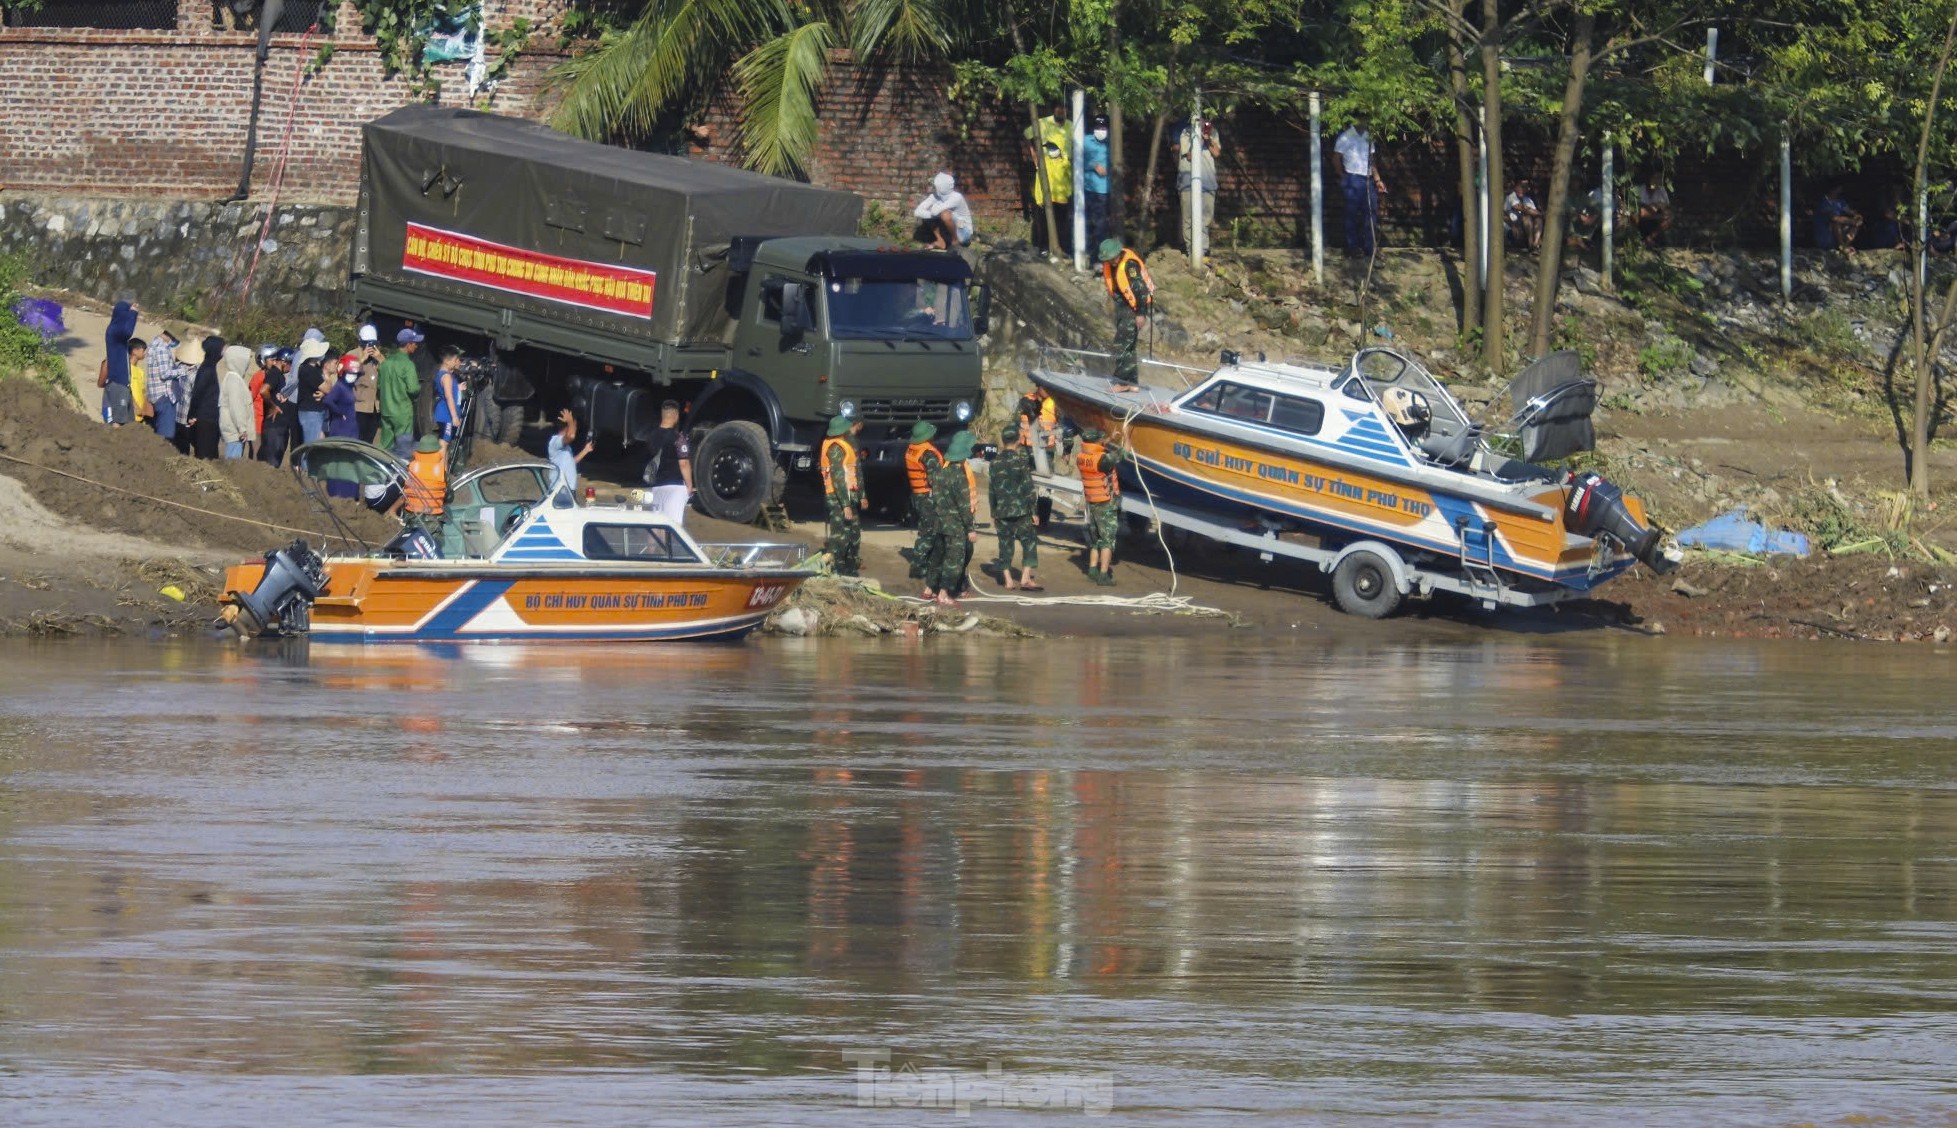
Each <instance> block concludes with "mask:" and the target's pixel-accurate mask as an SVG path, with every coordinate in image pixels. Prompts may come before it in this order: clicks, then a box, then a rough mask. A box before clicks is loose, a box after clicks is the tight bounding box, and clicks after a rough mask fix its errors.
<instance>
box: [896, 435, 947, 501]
mask: <svg viewBox="0 0 1957 1128" xmlns="http://www.w3.org/2000/svg"><path fill="white" fill-rule="evenodd" d="M937 453H938V448H937V447H935V446H932V445H931V444H930V443H928V442H926V443H912V444H911V445H910V446H908V447H905V448H904V469H905V470H906V471H908V472H909V474H910V476H911V492H912V493H914V494H928V493H930V492H931V472H930V471H929V470H926V469H925V468H924V456H925V455H927V454H937ZM940 459H941V460H942V456H940Z"/></svg>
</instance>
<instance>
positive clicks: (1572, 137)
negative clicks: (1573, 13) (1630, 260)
mask: <svg viewBox="0 0 1957 1128" xmlns="http://www.w3.org/2000/svg"><path fill="white" fill-rule="evenodd" d="M1596 27H1597V17H1596V16H1594V15H1592V14H1591V13H1589V12H1578V13H1577V17H1576V27H1575V28H1574V30H1572V31H1571V32H1570V77H1569V81H1567V82H1565V83H1564V84H1563V116H1562V118H1561V120H1559V121H1558V122H1557V123H1556V158H1555V160H1554V162H1553V163H1552V164H1551V166H1550V172H1549V197H1548V198H1547V199H1546V200H1544V201H1543V223H1542V252H1541V254H1539V255H1538V256H1537V260H1536V303H1535V308H1534V309H1533V310H1532V312H1533V313H1534V315H1535V318H1534V321H1533V322H1532V323H1531V325H1530V329H1529V353H1530V355H1532V356H1547V355H1548V354H1549V335H1550V332H1551V330H1552V329H1553V328H1554V327H1555V324H1556V290H1557V288H1558V287H1559V286H1560V285H1561V284H1562V282H1563V225H1564V219H1565V215H1566V210H1567V208H1568V206H1569V202H1570V169H1571V168H1572V166H1574V165H1575V164H1576V143H1577V138H1578V137H1579V136H1580V134H1579V132H1578V120H1577V119H1578V118H1579V117H1580V116H1581V115H1582V113H1583V88H1584V84H1585V83H1587V82H1588V81H1589V80H1590V52H1591V45H1590V35H1591V33H1592V32H1593V31H1595V30H1596Z"/></svg>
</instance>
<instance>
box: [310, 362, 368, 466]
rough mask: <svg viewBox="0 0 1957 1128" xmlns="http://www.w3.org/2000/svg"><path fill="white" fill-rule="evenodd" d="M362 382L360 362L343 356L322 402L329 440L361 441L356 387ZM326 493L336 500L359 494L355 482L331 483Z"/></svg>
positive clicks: (337, 363)
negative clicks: (355, 408)
mask: <svg viewBox="0 0 1957 1128" xmlns="http://www.w3.org/2000/svg"><path fill="white" fill-rule="evenodd" d="M359 379H360V362H359V361H358V360H356V359H355V358H353V357H351V356H345V357H341V358H340V359H339V360H337V361H335V362H334V371H333V376H332V383H331V384H329V385H327V386H326V391H325V395H323V396H322V397H321V400H320V402H321V403H322V404H323V405H324V406H325V408H326V437H327V438H329V439H357V438H359V437H360V421H359V419H358V418H357V413H356V412H355V410H354V405H355V396H354V390H353V386H354V384H355V383H356V382H357V381H358V380H359ZM326 492H327V494H328V495H329V496H332V497H344V498H354V497H358V496H359V493H358V492H357V491H356V490H355V489H354V485H353V483H352V482H338V481H329V482H327V483H326Z"/></svg>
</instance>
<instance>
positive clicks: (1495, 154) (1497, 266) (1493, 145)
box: [1481, 0, 1508, 373]
mask: <svg viewBox="0 0 1957 1128" xmlns="http://www.w3.org/2000/svg"><path fill="white" fill-rule="evenodd" d="M1499 9H1500V3H1499V0H1482V3H1481V131H1482V135H1483V136H1485V137H1487V138H1488V227H1487V231H1488V290H1487V292H1486V293H1484V294H1483V295H1482V299H1481V363H1482V366H1483V367H1484V368H1487V369H1488V370H1489V371H1490V372H1496V373H1499V372H1501V371H1502V369H1503V368H1505V367H1507V365H1508V359H1507V357H1508V349H1507V347H1506V346H1507V343H1506V342H1505V341H1504V340H1503V339H1502V290H1503V288H1504V287H1503V281H1504V279H1505V278H1506V277H1507V271H1508V264H1507V263H1506V262H1504V261H1503V259H1504V258H1505V255H1504V254H1503V252H1504V250H1505V249H1506V248H1505V247H1504V241H1503V239H1502V195H1503V192H1502V185H1503V183H1504V181H1503V179H1502V43H1501V34H1502V15H1501V11H1500V10H1499Z"/></svg>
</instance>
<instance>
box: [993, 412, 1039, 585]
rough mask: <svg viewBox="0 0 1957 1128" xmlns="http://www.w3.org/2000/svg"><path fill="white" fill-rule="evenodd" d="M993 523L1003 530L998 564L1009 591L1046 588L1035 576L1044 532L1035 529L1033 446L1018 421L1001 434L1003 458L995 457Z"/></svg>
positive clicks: (1000, 531) (1000, 574) (999, 531)
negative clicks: (1016, 560) (1015, 566)
mask: <svg viewBox="0 0 1957 1128" xmlns="http://www.w3.org/2000/svg"><path fill="white" fill-rule="evenodd" d="M990 477H991V485H990V490H991V499H990V500H991V502H992V525H993V528H995V529H997V530H998V533H999V559H998V560H996V561H995V562H994V563H995V564H996V566H997V567H998V569H999V578H1000V580H1002V581H1004V583H1005V585H1006V588H1007V590H1009V591H1011V590H1025V591H1042V590H1045V589H1043V588H1041V587H1040V584H1039V581H1038V580H1036V579H1034V578H1033V569H1034V568H1036V567H1038V566H1039V563H1040V534H1039V533H1038V532H1037V531H1035V530H1034V528H1033V508H1034V492H1033V448H1032V447H1031V446H1029V445H1027V442H1026V439H1025V436H1024V435H1023V434H1022V433H1021V432H1020V429H1019V425H1018V424H1017V423H1009V424H1007V425H1006V429H1005V430H1004V431H1001V432H1000V433H999V457H997V458H995V459H993V460H992V470H991V474H990ZM1015 545H1017V546H1019V549H1020V567H1019V576H1018V578H1017V579H1015V578H1014V577H1013V570H1012V558H1013V547H1014V546H1015Z"/></svg>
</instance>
